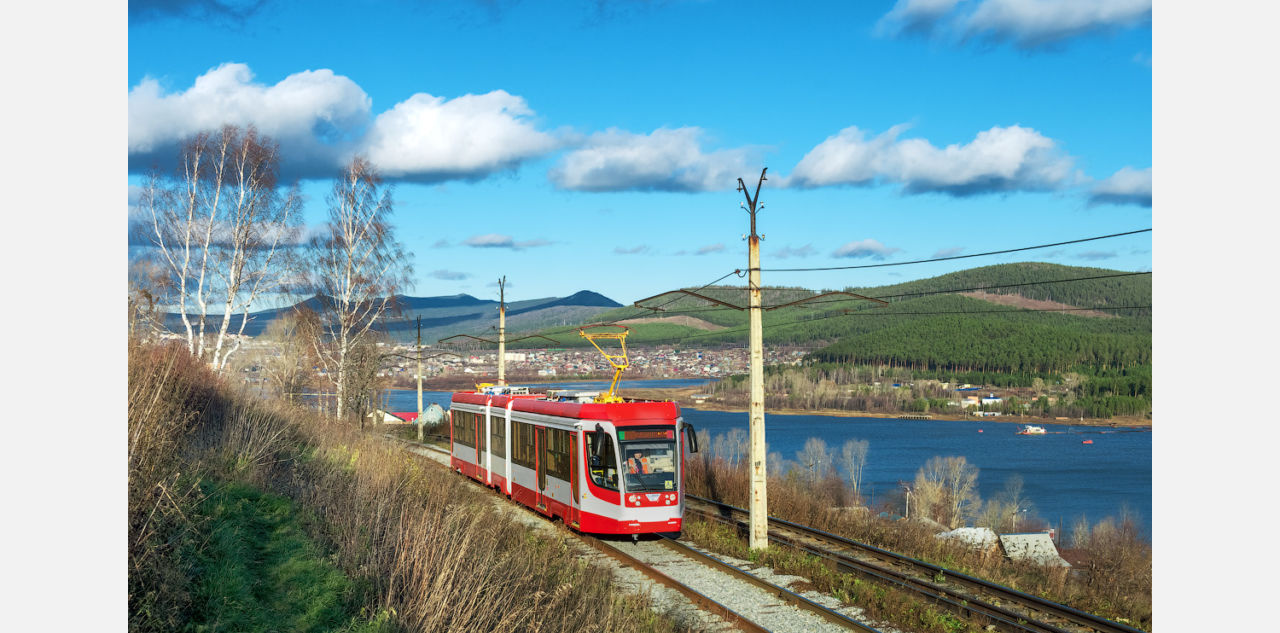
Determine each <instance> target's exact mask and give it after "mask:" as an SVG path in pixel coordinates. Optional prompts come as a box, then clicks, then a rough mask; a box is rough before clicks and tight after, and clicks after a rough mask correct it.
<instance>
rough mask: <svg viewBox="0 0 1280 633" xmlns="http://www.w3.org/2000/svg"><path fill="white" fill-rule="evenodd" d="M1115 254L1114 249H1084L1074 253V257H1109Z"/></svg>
mask: <svg viewBox="0 0 1280 633" xmlns="http://www.w3.org/2000/svg"><path fill="white" fill-rule="evenodd" d="M1115 256H1116V252H1115V251H1085V252H1083V253H1079V254H1077V255H1076V257H1079V258H1080V259H1090V260H1099V259H1111V258H1113V257H1115Z"/></svg>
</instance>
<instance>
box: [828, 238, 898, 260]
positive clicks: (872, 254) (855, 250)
mask: <svg viewBox="0 0 1280 633" xmlns="http://www.w3.org/2000/svg"><path fill="white" fill-rule="evenodd" d="M900 250H902V249H900V248H893V247H889V246H885V245H884V244H881V243H880V242H878V241H876V240H873V239H870V238H868V239H865V240H862V241H861V242H849V243H848V244H845V245H844V246H841V247H840V248H837V249H836V251H835V252H834V253H832V254H831V256H832V257H849V258H853V259H877V260H881V259H884V258H885V257H888V256H889V255H892V254H894V253H896V252H898V251H900Z"/></svg>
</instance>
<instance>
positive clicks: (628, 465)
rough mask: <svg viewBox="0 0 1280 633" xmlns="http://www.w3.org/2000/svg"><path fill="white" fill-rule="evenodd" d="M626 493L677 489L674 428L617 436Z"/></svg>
mask: <svg viewBox="0 0 1280 633" xmlns="http://www.w3.org/2000/svg"><path fill="white" fill-rule="evenodd" d="M618 435H619V438H620V440H621V445H622V472H623V473H624V474H625V476H626V488H627V492H660V491H664V492H665V491H671V490H675V489H676V482H677V481H679V480H678V479H677V477H676V461H677V460H676V442H675V431H674V430H671V429H636V430H630V429H629V430H626V431H620V432H619V433H618Z"/></svg>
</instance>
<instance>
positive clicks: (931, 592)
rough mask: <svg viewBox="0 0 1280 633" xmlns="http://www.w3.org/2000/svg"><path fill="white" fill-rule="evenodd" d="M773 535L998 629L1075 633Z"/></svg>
mask: <svg viewBox="0 0 1280 633" xmlns="http://www.w3.org/2000/svg"><path fill="white" fill-rule="evenodd" d="M690 510H692V511H693V512H696V513H699V514H706V516H708V517H710V518H712V519H713V520H716V521H720V522H723V523H726V524H729V525H733V526H735V527H738V526H741V525H742V522H741V521H738V520H734V519H726V518H724V517H719V516H715V515H712V514H707V513H705V512H704V511H699V510H693V509H690ZM769 539H770V541H772V542H775V543H779V544H782V545H787V546H789V547H793V548H795V549H798V550H801V551H803V552H807V553H809V554H812V555H814V556H817V557H818V558H822V559H825V560H829V561H831V562H832V563H834V564H835V567H836V569H837V570H840V571H844V572H846V573H853V574H857V575H859V576H861V577H863V578H866V579H868V580H871V581H872V582H877V583H881V584H886V585H891V586H896V587H899V588H901V589H903V590H905V591H908V592H912V593H919V594H924V595H925V596H927V597H928V598H930V599H932V600H933V602H934V604H937V605H939V606H941V607H943V608H944V609H946V610H948V611H951V612H953V613H955V614H956V615H959V616H961V617H965V618H969V619H970V620H973V619H974V618H975V617H977V616H982V617H985V618H986V619H985V620H983V621H980V622H977V624H978V625H987V624H993V625H995V626H996V630H1000V631H1006V632H1012V633H1044V632H1045V631H1046V630H1048V631H1051V632H1052V633H1071V632H1069V631H1061V630H1055V629H1052V628H1048V629H1046V628H1044V627H1036V626H1032V625H1030V624H1028V623H1026V621H1025V618H1026V616H1024V615H1022V614H1019V613H1016V612H1013V611H1008V610H1005V609H1001V608H999V607H996V606H994V605H987V604H984V603H977V604H974V603H973V602H972V601H971V600H970V598H969V597H967V596H957V595H955V593H954V592H947V591H946V590H944V589H943V588H941V587H939V586H937V585H935V584H932V583H930V582H927V581H922V580H919V579H916V578H912V577H910V576H908V575H906V574H903V573H901V572H897V571H894V570H892V569H887V568H884V567H879V566H876V565H872V564H869V563H866V562H864V561H859V560H857V559H848V560H841V557H840V556H839V555H838V554H833V553H831V552H828V551H825V550H821V549H817V548H814V547H811V546H808V545H805V544H803V543H799V542H796V541H792V540H790V539H787V538H786V537H784V536H782V535H781V534H779V532H778V531H777V530H770V532H769Z"/></svg>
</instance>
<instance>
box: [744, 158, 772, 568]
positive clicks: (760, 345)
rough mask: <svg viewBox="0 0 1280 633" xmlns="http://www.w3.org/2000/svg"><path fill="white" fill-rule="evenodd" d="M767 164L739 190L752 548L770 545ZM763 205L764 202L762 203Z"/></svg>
mask: <svg viewBox="0 0 1280 633" xmlns="http://www.w3.org/2000/svg"><path fill="white" fill-rule="evenodd" d="M766 171H769V168H768V167H765V168H764V169H762V170H760V180H759V182H757V183H756V195H755V196H754V197H752V195H751V193H750V192H749V191H748V190H747V185H746V184H745V183H743V182H742V179H741V178H739V179H738V191H741V192H742V195H743V196H745V197H746V199H747V206H745V207H743V208H745V209H747V212H748V213H750V214H751V235H748V236H747V297H748V303H747V306H748V311H749V314H750V319H751V404H750V409H749V414H748V415H749V416H750V424H751V427H750V428H751V460H750V461H751V504H750V506H749V508H748V509H749V510H750V511H751V534H750V537H749V538H748V546H749V547H750V548H751V549H767V548H768V547H769V499H768V490H767V489H766V482H767V478H766V476H765V448H764V326H763V322H762V320H761V319H762V313H763V310H762V306H763V302H762V301H761V289H760V236H759V235H758V234H756V211H758V210H759V209H757V207H756V203H757V202H759V201H760V186H761V185H763V184H764V181H765V177H764V174H765V172H766ZM759 208H760V209H763V208H764V206H763V205H761V206H760V207H759Z"/></svg>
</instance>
